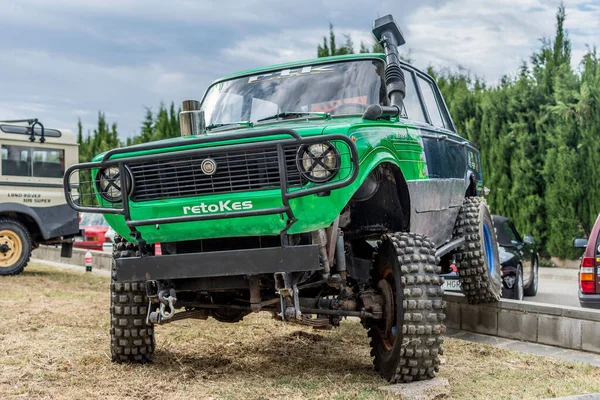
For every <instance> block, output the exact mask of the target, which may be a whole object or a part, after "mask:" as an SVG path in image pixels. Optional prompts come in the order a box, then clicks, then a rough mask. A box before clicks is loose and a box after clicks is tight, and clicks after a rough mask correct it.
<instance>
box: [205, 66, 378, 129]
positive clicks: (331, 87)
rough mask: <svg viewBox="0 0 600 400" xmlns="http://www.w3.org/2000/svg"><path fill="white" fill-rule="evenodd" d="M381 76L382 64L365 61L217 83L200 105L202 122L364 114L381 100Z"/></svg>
mask: <svg viewBox="0 0 600 400" xmlns="http://www.w3.org/2000/svg"><path fill="white" fill-rule="evenodd" d="M383 71H384V64H383V61H381V60H373V59H369V60H363V61H345V62H335V63H329V64H315V65H306V66H301V67H297V68H290V69H282V70H275V71H270V72H265V73H262V74H257V75H247V76H244V77H242V78H237V79H232V80H229V81H223V82H219V83H217V84H215V85H213V86H212V87H211V88H210V89H209V90H208V92H207V93H206V96H205V97H204V100H203V102H202V110H203V111H204V118H205V122H206V125H207V126H211V125H212V126H216V125H219V124H227V123H236V122H241V121H250V122H257V121H258V120H261V119H265V118H266V119H271V118H273V119H276V118H278V117H277V115H278V114H281V113H290V115H289V116H292V117H298V116H302V115H298V114H300V113H304V112H305V113H311V112H317V113H318V112H320V113H330V114H362V113H363V112H364V110H365V109H366V108H367V107H368V106H369V105H370V104H380V103H382V102H384V101H385V93H384V85H383V83H382V81H383ZM382 90H383V92H382ZM291 114H295V115H291ZM307 115H310V114H307ZM279 117H286V115H280V116H279Z"/></svg>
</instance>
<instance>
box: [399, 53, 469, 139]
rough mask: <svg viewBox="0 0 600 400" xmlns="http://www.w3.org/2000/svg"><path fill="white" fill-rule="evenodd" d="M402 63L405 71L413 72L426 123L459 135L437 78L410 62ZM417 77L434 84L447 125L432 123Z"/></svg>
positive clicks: (434, 92) (436, 96) (434, 91)
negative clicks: (436, 80)
mask: <svg viewBox="0 0 600 400" xmlns="http://www.w3.org/2000/svg"><path fill="white" fill-rule="evenodd" d="M400 65H401V67H402V69H403V70H404V72H405V73H406V72H407V71H410V72H411V73H412V74H413V82H414V84H415V88H416V89H417V94H418V96H419V100H420V101H421V109H422V110H423V114H424V115H425V119H426V120H427V122H426V123H427V124H428V125H430V126H431V127H433V128H434V129H439V130H444V131H447V132H450V133H451V134H453V135H458V132H457V131H456V126H455V125H454V121H453V120H452V116H451V115H450V111H449V110H448V106H447V105H446V101H445V100H444V96H442V93H441V91H440V88H439V87H438V85H437V83H436V82H435V80H434V79H433V78H432V77H431V76H429V75H428V74H426V73H424V72H422V71H419V70H418V69H416V68H415V67H413V66H412V65H410V64H406V63H403V62H401V63H400ZM417 77H421V78H423V79H424V80H425V81H427V82H428V83H430V84H431V85H432V89H433V94H434V96H435V98H436V101H437V103H438V107H440V111H441V113H442V120H443V121H444V124H445V125H446V126H444V127H439V126H435V125H433V124H432V123H431V117H430V115H429V110H428V109H427V106H426V104H425V99H424V97H423V93H422V91H421V86H420V85H419V84H418V79H417ZM409 119H410V116H409ZM417 122H420V121H417Z"/></svg>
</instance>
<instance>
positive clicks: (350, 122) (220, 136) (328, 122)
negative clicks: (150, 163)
mask: <svg viewBox="0 0 600 400" xmlns="http://www.w3.org/2000/svg"><path fill="white" fill-rule="evenodd" d="M364 122H365V121H364V120H363V119H362V116H360V115H349V116H343V117H335V118H331V119H325V118H313V117H308V118H294V119H289V120H280V121H274V122H269V123H258V124H256V125H254V126H252V127H247V126H236V125H232V126H227V127H225V128H222V129H215V130H213V131H211V132H209V133H208V134H207V136H208V137H212V138H214V140H215V141H220V140H227V135H229V134H234V133H235V134H240V133H250V132H258V131H264V130H268V129H291V130H294V131H296V132H298V134H299V135H300V136H303V137H307V136H316V135H322V134H324V133H325V129H327V130H328V131H335V132H344V131H345V132H347V131H349V130H351V129H352V127H353V126H354V125H357V124H364ZM198 137H199V136H182V137H174V138H170V139H163V140H158V141H156V142H152V143H153V144H164V145H169V146H179V145H181V146H185V145H186V144H187V143H189V141H190V140H193V139H197V138H198ZM250 140H252V141H254V140H256V139H250ZM146 144H147V143H144V144H142V145H146ZM138 146H141V145H134V146H129V147H128V148H127V149H128V150H129V151H128V154H127V155H131V153H134V152H136V150H137V147H138ZM106 153H107V152H103V153H100V154H98V155H96V156H95V157H94V159H93V161H100V160H102V157H103V156H104V155H105V154H106Z"/></svg>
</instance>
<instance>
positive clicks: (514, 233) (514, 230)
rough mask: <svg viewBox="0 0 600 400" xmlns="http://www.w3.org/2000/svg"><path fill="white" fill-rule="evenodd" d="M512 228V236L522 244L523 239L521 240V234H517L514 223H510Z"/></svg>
mask: <svg viewBox="0 0 600 400" xmlns="http://www.w3.org/2000/svg"><path fill="white" fill-rule="evenodd" d="M509 225H510V228H511V230H512V232H513V233H512V234H513V235H514V237H515V238H516V241H517V242H522V241H523V239H521V235H519V232H517V228H515V226H514V225H513V223H512V222H509Z"/></svg>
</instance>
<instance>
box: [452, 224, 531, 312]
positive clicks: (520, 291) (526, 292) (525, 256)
mask: <svg viewBox="0 0 600 400" xmlns="http://www.w3.org/2000/svg"><path fill="white" fill-rule="evenodd" d="M492 221H493V223H494V230H495V231H496V240H497V241H498V254H499V256H500V272H501V275H502V284H503V285H502V297H503V298H505V299H513V300H523V297H524V296H535V295H536V294H537V290H538V285H539V255H538V252H537V248H536V246H535V240H534V239H533V237H531V236H527V235H526V236H523V237H521V235H520V234H519V232H518V231H517V229H516V228H515V226H514V224H513V223H512V221H511V220H510V219H508V218H507V217H503V216H501V215H492ZM454 269H456V270H453V271H451V272H449V273H448V274H444V275H442V276H443V278H444V290H445V291H452V292H460V282H459V280H458V270H457V268H454Z"/></svg>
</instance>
